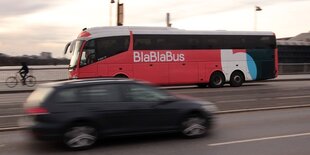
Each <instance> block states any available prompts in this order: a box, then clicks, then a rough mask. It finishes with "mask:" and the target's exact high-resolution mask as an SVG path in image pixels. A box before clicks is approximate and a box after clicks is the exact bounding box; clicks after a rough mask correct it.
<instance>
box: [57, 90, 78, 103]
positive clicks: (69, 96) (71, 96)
mask: <svg viewBox="0 0 310 155" xmlns="http://www.w3.org/2000/svg"><path fill="white" fill-rule="evenodd" d="M55 99H56V102H57V103H73V102H78V101H79V96H78V89H76V88H65V89H62V90H60V91H58V93H57V94H56V96H55Z"/></svg>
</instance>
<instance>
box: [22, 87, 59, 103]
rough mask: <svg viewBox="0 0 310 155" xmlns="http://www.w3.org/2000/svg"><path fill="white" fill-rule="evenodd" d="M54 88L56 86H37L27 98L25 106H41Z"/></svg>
mask: <svg viewBox="0 0 310 155" xmlns="http://www.w3.org/2000/svg"><path fill="white" fill-rule="evenodd" d="M53 90H54V88H51V87H41V88H37V89H36V90H35V91H34V92H32V93H31V94H30V96H29V97H28V98H27V101H26V104H25V106H26V107H35V106H40V104H41V103H42V102H43V101H44V100H45V99H46V98H47V97H48V96H49V95H50V94H51V93H52V92H53Z"/></svg>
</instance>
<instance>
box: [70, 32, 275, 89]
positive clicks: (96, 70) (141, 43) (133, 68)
mask: <svg viewBox="0 0 310 155" xmlns="http://www.w3.org/2000/svg"><path fill="white" fill-rule="evenodd" d="M67 51H70V52H71V53H73V54H72V58H71V61H70V65H69V72H70V75H69V76H70V78H92V77H124V78H133V79H138V80H144V81H149V82H151V83H154V84H157V85H187V84H197V85H198V86H201V87H205V86H207V85H209V86H210V87H222V86H223V85H224V84H225V83H229V84H230V85H231V86H241V85H242V83H243V82H245V81H250V80H265V79H271V78H275V77H277V73H278V67H277V66H278V54H277V49H276V37H275V34H274V33H273V32H251V31H249V32H247V31H241V32H240V31H189V30H182V29H176V28H166V27H95V28H88V29H86V28H85V29H83V31H82V32H81V33H80V34H79V36H78V37H77V39H75V40H74V41H72V42H70V43H68V44H67V46H66V48H65V53H66V52H67Z"/></svg>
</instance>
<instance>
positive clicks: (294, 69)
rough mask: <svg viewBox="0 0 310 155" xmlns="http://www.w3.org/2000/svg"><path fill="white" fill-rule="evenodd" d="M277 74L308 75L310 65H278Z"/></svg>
mask: <svg viewBox="0 0 310 155" xmlns="http://www.w3.org/2000/svg"><path fill="white" fill-rule="evenodd" d="M279 74H310V63H279Z"/></svg>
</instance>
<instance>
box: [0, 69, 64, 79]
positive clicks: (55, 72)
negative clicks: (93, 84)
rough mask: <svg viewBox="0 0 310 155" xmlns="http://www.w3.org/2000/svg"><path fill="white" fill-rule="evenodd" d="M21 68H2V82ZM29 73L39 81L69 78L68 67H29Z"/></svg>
mask: <svg viewBox="0 0 310 155" xmlns="http://www.w3.org/2000/svg"><path fill="white" fill-rule="evenodd" d="M18 71H19V68H16V67H12V68H9V67H7V68H0V73H1V74H0V82H4V81H5V80H6V78H7V77H9V76H14V75H15V74H16V72H18ZM29 74H30V75H34V76H35V77H36V80H37V81H53V80H62V79H68V77H69V73H68V68H67V67H41V68H35V67H29Z"/></svg>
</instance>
